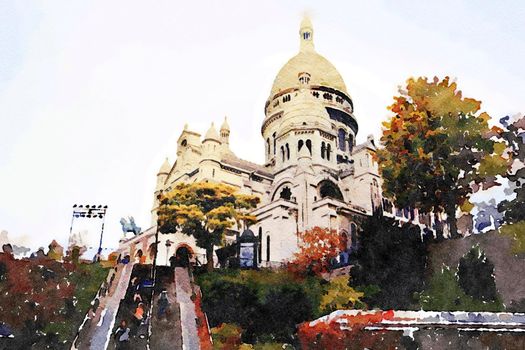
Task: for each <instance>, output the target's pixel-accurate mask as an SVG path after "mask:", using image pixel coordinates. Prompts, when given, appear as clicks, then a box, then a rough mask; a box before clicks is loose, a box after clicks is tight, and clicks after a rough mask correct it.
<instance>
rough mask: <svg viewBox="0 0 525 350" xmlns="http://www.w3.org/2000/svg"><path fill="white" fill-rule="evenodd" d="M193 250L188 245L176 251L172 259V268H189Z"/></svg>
mask: <svg viewBox="0 0 525 350" xmlns="http://www.w3.org/2000/svg"><path fill="white" fill-rule="evenodd" d="M192 256H193V250H192V249H191V247H190V246H188V245H186V244H181V245H179V246H178V247H177V249H176V250H175V255H174V256H172V257H171V258H170V265H171V266H172V267H189V266H190V260H191V257H192Z"/></svg>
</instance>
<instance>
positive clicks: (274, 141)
mask: <svg viewBox="0 0 525 350" xmlns="http://www.w3.org/2000/svg"><path fill="white" fill-rule="evenodd" d="M275 136H276V133H273V135H272V137H273V155H275V153H277V139H276V138H275Z"/></svg>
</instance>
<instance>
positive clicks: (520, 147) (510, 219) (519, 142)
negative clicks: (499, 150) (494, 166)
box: [498, 116, 525, 224]
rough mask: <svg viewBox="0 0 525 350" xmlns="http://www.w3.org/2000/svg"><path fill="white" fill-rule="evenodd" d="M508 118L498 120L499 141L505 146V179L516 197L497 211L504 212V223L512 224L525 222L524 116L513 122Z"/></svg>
mask: <svg viewBox="0 0 525 350" xmlns="http://www.w3.org/2000/svg"><path fill="white" fill-rule="evenodd" d="M509 119H510V118H509V117H505V118H502V119H500V122H501V124H502V125H503V127H504V129H501V130H500V131H499V136H500V138H501V140H502V141H503V142H504V143H505V145H506V146H507V149H506V153H507V156H508V158H509V159H510V161H509V165H510V166H509V167H508V170H507V173H506V174H505V177H506V178H507V179H508V180H509V181H510V184H511V188H512V191H513V192H514V193H515V194H516V197H515V198H514V199H511V200H504V201H502V202H501V203H500V204H499V206H498V210H499V211H500V212H505V222H506V223H508V224H513V223H516V222H520V221H525V167H524V166H523V165H524V164H525V116H522V117H521V118H518V119H517V120H515V121H514V122H512V123H511V122H509Z"/></svg>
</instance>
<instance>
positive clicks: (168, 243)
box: [164, 239, 173, 265]
mask: <svg viewBox="0 0 525 350" xmlns="http://www.w3.org/2000/svg"><path fill="white" fill-rule="evenodd" d="M172 243H173V242H172V241H170V240H169V239H168V240H166V243H164V245H166V265H168V257H169V250H170V247H171V244H172Z"/></svg>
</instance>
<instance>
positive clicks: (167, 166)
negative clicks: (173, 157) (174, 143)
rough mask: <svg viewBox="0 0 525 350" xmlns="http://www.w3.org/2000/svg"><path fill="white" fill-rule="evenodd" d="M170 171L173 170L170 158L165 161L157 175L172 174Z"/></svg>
mask: <svg viewBox="0 0 525 350" xmlns="http://www.w3.org/2000/svg"><path fill="white" fill-rule="evenodd" d="M170 170H171V165H170V162H169V160H168V158H166V159H165V160H164V163H162V165H161V166H160V169H159V172H158V173H157V175H168V174H169V173H170Z"/></svg>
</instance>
